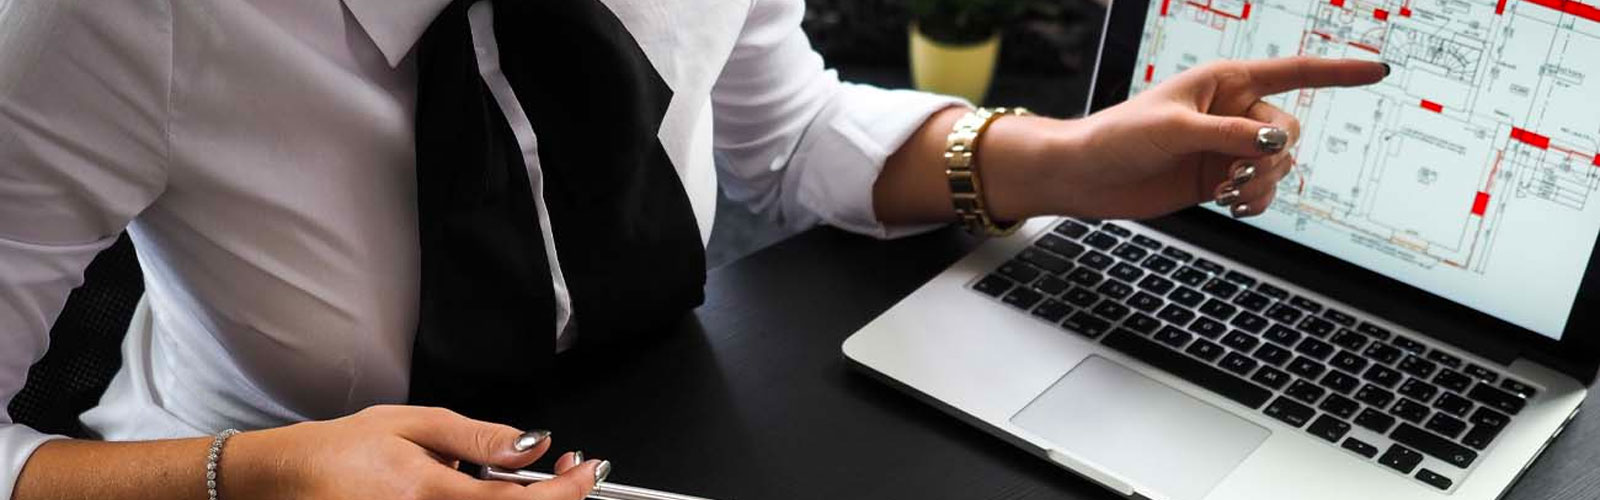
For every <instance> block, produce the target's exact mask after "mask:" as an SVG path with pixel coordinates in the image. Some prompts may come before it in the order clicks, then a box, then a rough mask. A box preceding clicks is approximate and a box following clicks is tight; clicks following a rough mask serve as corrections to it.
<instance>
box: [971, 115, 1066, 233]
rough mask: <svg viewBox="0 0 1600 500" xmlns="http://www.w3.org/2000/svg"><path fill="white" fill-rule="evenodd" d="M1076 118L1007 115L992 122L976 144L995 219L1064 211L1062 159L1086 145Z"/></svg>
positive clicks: (1011, 219)
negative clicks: (1059, 118)
mask: <svg viewBox="0 0 1600 500" xmlns="http://www.w3.org/2000/svg"><path fill="white" fill-rule="evenodd" d="M1081 129H1082V127H1080V126H1079V122H1078V121H1074V120H1056V119H1050V118H1040V117H1006V118H1002V119H1000V120H998V121H996V122H995V123H994V125H992V126H991V127H990V128H989V131H988V133H986V134H985V137H984V138H983V143H982V144H980V145H979V146H978V155H979V159H978V161H979V166H980V169H981V172H980V174H981V175H982V176H983V181H984V188H985V191H986V192H985V193H984V196H985V201H986V202H987V204H988V208H989V212H990V214H991V215H992V217H994V218H995V220H1004V221H1020V220H1023V219H1027V218H1029V217H1035V216H1041V215H1056V214H1062V213H1066V211H1067V210H1066V209H1067V207H1069V206H1070V203H1071V201H1070V199H1069V198H1071V196H1070V195H1067V194H1066V192H1065V191H1063V190H1062V188H1063V187H1070V185H1071V184H1072V183H1071V182H1067V181H1066V180H1064V179H1063V176H1064V175H1065V174H1066V169H1063V168H1062V166H1063V165H1074V164H1077V162H1079V161H1080V160H1078V159H1077V158H1078V157H1079V156H1081V155H1082V154H1083V152H1084V151H1085V150H1086V148H1085V147H1083V144H1084V143H1086V142H1087V141H1086V140H1085V139H1084V138H1083V137H1082V136H1083V131H1082V130H1081Z"/></svg>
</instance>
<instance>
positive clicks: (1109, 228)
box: [1100, 222, 1133, 238]
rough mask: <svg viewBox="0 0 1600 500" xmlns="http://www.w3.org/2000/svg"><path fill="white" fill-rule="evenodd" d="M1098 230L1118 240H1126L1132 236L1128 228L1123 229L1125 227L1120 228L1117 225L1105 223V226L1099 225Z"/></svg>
mask: <svg viewBox="0 0 1600 500" xmlns="http://www.w3.org/2000/svg"><path fill="white" fill-rule="evenodd" d="M1100 230H1101V231H1105V232H1106V233H1109V234H1111V235H1112V236H1116V237H1118V238H1127V237H1129V236H1133V231H1129V230H1128V228H1125V227H1122V226H1119V225H1116V224H1112V223H1110V222H1107V223H1105V224H1101V225H1100Z"/></svg>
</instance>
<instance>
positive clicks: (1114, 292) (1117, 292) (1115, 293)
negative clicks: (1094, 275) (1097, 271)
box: [1094, 280, 1133, 300]
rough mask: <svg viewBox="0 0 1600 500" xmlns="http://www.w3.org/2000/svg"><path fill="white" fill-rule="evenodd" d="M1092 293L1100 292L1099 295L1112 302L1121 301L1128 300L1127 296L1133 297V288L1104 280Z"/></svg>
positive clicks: (1118, 282) (1125, 284)
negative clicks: (1108, 298)
mask: <svg viewBox="0 0 1600 500" xmlns="http://www.w3.org/2000/svg"><path fill="white" fill-rule="evenodd" d="M1094 291H1096V292H1100V295H1103V296H1106V297H1110V298H1111V299H1112V300H1122V299H1126V298H1128V296H1129V295H1133V286H1132V285H1129V284H1127V283H1123V282H1121V281H1112V280H1106V282H1104V283H1101V284H1100V286H1098V287H1095V289H1094Z"/></svg>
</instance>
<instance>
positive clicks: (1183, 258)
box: [1161, 247, 1194, 262]
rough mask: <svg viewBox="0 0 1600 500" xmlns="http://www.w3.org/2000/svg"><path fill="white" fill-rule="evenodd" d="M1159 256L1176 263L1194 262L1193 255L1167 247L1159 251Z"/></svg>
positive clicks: (1176, 248)
mask: <svg viewBox="0 0 1600 500" xmlns="http://www.w3.org/2000/svg"><path fill="white" fill-rule="evenodd" d="M1161 255H1163V256H1165V257H1167V258H1169V259H1172V260H1176V261H1178V262H1188V261H1191V260H1194V255H1193V254H1190V253H1189V252H1185V251H1183V250H1182V249H1180V248H1178V247H1167V248H1165V249H1163V250H1161Z"/></svg>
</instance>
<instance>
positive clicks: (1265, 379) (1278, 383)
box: [1250, 366, 1289, 390]
mask: <svg viewBox="0 0 1600 500" xmlns="http://www.w3.org/2000/svg"><path fill="white" fill-rule="evenodd" d="M1250 380H1251V381H1252V382H1255V383H1257V384H1261V385H1264V386H1267V387H1268V388H1270V389H1272V390H1278V389H1282V388H1283V386H1284V384H1288V383H1289V374H1287V373H1284V372H1281V371H1278V370H1277V369H1276V368H1273V367H1270V366H1263V367H1261V369H1260V370H1256V374H1255V375H1252V376H1251V377H1250Z"/></svg>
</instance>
